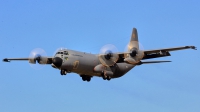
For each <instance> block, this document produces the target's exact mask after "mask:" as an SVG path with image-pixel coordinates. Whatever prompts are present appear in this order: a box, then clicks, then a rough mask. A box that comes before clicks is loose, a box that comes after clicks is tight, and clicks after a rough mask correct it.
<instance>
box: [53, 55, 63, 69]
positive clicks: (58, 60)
mask: <svg viewBox="0 0 200 112" xmlns="http://www.w3.org/2000/svg"><path fill="white" fill-rule="evenodd" d="M62 62H63V60H62V59H61V58H59V57H55V58H54V59H53V64H54V65H55V66H56V67H57V68H60V67H61V65H62Z"/></svg>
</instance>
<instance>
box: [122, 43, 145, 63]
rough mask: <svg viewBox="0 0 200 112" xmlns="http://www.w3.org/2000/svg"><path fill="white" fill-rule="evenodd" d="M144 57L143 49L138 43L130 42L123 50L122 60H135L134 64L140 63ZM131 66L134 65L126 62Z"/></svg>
mask: <svg viewBox="0 0 200 112" xmlns="http://www.w3.org/2000/svg"><path fill="white" fill-rule="evenodd" d="M143 57H144V47H143V45H142V44H141V43H139V42H138V41H130V42H129V43H128V45H127V46H126V48H125V50H124V58H132V59H134V60H135V63H138V62H140V60H141V59H142V58H143ZM128 62H129V63H131V64H135V63H133V62H131V61H128Z"/></svg>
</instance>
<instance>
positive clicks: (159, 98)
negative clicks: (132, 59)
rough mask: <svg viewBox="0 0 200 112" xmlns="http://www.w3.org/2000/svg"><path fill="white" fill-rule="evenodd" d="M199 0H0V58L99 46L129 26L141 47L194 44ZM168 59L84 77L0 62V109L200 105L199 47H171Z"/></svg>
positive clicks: (172, 109)
mask: <svg viewBox="0 0 200 112" xmlns="http://www.w3.org/2000/svg"><path fill="white" fill-rule="evenodd" d="M199 6H200V2H199V1H198V0H190V1H187V0H181V1H180V0H177V1H166V0H154V1H147V0H139V1H138V0H137V1H134V0H123V1H119V0H112V1H111V0H110V1H107V0H84V1H80V0H73V1H67V0H60V1H53V0H43V1H40V0H29V1H27V0H17V1H15V0H7V1H5V0H0V51H1V53H0V54H1V55H0V59H3V58H5V57H28V56H29V53H30V51H31V50H33V49H35V48H42V49H44V50H45V51H46V52H47V55H48V56H52V55H53V54H54V52H55V51H56V49H57V48H60V47H65V48H69V49H74V50H80V51H85V52H91V53H99V51H100V49H101V47H102V46H104V45H106V44H114V45H115V46H116V47H117V48H118V49H119V51H123V50H124V48H125V46H126V45H127V43H128V41H129V39H130V35H131V31H132V28H133V27H136V28H137V29H138V33H139V40H140V43H142V45H143V46H144V49H145V50H149V49H156V48H166V47H177V46H185V45H195V46H197V47H199V43H200V39H199V37H200V33H199V32H200V8H199ZM171 55H172V56H171V57H166V58H161V59H157V60H171V61H173V62H172V63H165V64H149V65H142V66H137V67H135V68H134V69H132V70H131V71H130V72H128V73H127V74H126V75H125V76H123V77H121V78H118V79H113V80H111V81H104V80H102V79H101V78H96V77H94V78H92V81H91V82H90V83H87V82H83V81H82V80H81V78H80V77H79V76H78V75H77V74H73V73H72V74H68V75H67V76H61V75H60V73H59V71H58V70H56V69H53V68H52V67H51V66H45V67H44V68H43V69H42V70H35V69H33V68H31V67H30V66H29V63H28V62H11V63H3V62H1V63H0V70H1V72H0V111H1V112H13V111H15V112H27V111H28V112H36V111H37V112H44V111H48V112H66V111H70V112H77V111H88V112H92V111H96V112H102V111H115V112H122V111H126V112H133V111H136V112H146V111H150V112H155V111H158V112H177V111H181V112H188V111H192V112H199V111H200V107H199V104H200V88H199V87H200V83H199V80H200V75H199V74H200V70H199V63H200V59H199V57H200V53H199V50H197V51H194V50H184V51H177V52H172V53H171Z"/></svg>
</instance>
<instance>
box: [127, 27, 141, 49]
mask: <svg viewBox="0 0 200 112" xmlns="http://www.w3.org/2000/svg"><path fill="white" fill-rule="evenodd" d="M128 47H129V48H128V49H129V50H130V49H132V48H137V49H139V43H138V33H137V29H136V28H133V31H132V35H131V40H130V42H129V44H128Z"/></svg>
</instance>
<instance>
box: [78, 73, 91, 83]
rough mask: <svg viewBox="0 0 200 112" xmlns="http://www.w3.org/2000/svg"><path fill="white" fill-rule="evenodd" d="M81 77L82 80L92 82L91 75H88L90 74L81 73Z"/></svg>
mask: <svg viewBox="0 0 200 112" xmlns="http://www.w3.org/2000/svg"><path fill="white" fill-rule="evenodd" d="M80 76H81V77H82V80H83V81H87V82H90V80H91V78H92V77H91V76H88V75H80Z"/></svg>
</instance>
